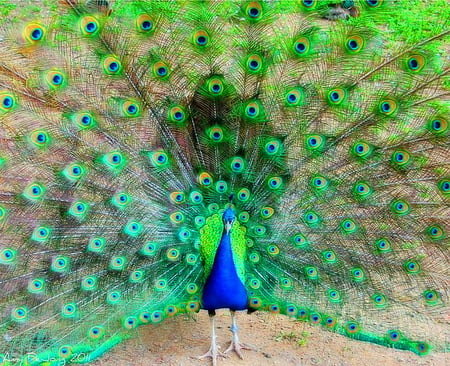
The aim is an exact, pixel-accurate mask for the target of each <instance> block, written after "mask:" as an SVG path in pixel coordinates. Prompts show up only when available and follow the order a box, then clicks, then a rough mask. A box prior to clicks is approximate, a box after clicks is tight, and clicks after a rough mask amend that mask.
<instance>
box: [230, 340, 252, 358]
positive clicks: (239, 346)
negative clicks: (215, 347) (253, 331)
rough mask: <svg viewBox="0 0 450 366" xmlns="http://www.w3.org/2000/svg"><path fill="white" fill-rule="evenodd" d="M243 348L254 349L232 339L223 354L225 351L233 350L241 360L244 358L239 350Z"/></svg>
mask: <svg viewBox="0 0 450 366" xmlns="http://www.w3.org/2000/svg"><path fill="white" fill-rule="evenodd" d="M243 349H248V350H254V349H255V348H254V347H252V346H250V345H248V344H245V343H239V342H235V341H234V340H232V341H231V342H230V346H229V347H228V348H227V350H226V351H225V352H224V354H225V355H226V354H227V353H229V352H231V351H234V352H235V353H236V354H237V355H238V356H239V358H240V359H241V360H243V359H244V356H243V355H242V352H241V350H243Z"/></svg>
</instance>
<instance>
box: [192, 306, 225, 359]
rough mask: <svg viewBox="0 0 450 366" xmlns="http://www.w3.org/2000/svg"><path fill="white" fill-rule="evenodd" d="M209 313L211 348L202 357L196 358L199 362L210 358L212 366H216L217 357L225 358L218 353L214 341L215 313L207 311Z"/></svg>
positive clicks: (217, 347)
mask: <svg viewBox="0 0 450 366" xmlns="http://www.w3.org/2000/svg"><path fill="white" fill-rule="evenodd" d="M208 313H209V319H210V322H211V347H210V348H209V351H208V352H206V353H205V354H204V355H202V356H199V357H198V358H199V359H200V360H202V359H204V358H206V357H211V359H212V363H213V366H217V357H226V356H225V355H224V354H223V353H222V352H220V351H219V346H218V345H217V342H216V339H217V336H216V327H215V325H214V316H215V315H216V312H215V311H208Z"/></svg>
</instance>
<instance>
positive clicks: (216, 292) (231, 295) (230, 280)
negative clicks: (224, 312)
mask: <svg viewBox="0 0 450 366" xmlns="http://www.w3.org/2000/svg"><path fill="white" fill-rule="evenodd" d="M227 210H231V209H229V208H228V209H227ZM231 216H232V218H233V220H234V213H232V214H231ZM207 225H208V224H207ZM235 229H236V230H239V228H238V227H235ZM230 230H231V227H230V229H229V230H226V229H224V231H223V233H222V237H221V238H220V243H219V245H218V246H217V245H214V247H215V248H217V251H216V253H215V254H214V264H213V267H212V269H211V272H210V273H209V275H207V279H206V281H205V285H204V287H203V294H202V308H203V309H206V310H209V311H214V310H217V309H231V310H245V309H247V308H248V296H247V290H246V288H245V286H244V282H243V280H242V279H241V278H240V277H239V276H238V273H237V271H236V264H235V260H234V258H233V257H234V255H233V249H232V248H233V245H232V244H231V240H232V235H231V232H230ZM233 239H235V240H237V239H238V238H237V237H236V236H234V237H233ZM239 245H240V246H241V247H243V248H244V249H245V241H241V242H240V243H239ZM238 260H240V262H241V265H240V267H241V268H242V267H243V265H244V262H243V261H244V260H245V256H241V257H240V258H239V259H238ZM241 277H244V276H241ZM244 278H245V277H244Z"/></svg>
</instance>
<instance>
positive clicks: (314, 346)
mask: <svg viewBox="0 0 450 366" xmlns="http://www.w3.org/2000/svg"><path fill="white" fill-rule="evenodd" d="M216 318H217V320H216V327H217V337H218V342H219V345H220V346H221V349H222V350H225V349H226V348H227V347H228V344H229V343H228V342H229V340H230V339H231V332H230V331H229V325H230V317H229V315H228V312H226V311H223V312H219V313H218V315H217V317H216ZM238 323H239V328H240V329H239V330H240V334H241V341H242V342H245V343H248V344H251V345H253V346H254V347H255V350H252V351H244V360H240V359H239V358H238V357H237V356H236V355H235V354H231V355H230V356H229V357H228V358H226V359H220V360H219V363H218V366H250V365H251V366H254V365H258V366H266V365H267V366H289V365H297V366H309V365H321V366H322V365H324V366H325V365H326V366H347V365H350V366H351V365H355V366H356V365H357V366H373V365H383V366H396V365H402V366H405V365H418V366H425V365H426V366H441V365H442V366H445V365H450V353H447V354H443V353H437V354H432V355H429V356H425V357H420V356H417V355H415V354H414V353H411V352H407V351H399V350H395V349H390V348H386V347H382V346H378V345H376V344H371V343H366V342H359V341H355V340H352V339H349V338H346V337H344V336H341V335H338V334H333V333H330V332H328V331H325V330H322V329H320V328H319V327H317V326H312V325H310V324H309V323H304V322H299V321H296V320H294V319H291V318H288V317H285V316H276V315H273V314H265V313H254V314H251V315H247V314H246V313H239V314H238ZM209 330H210V327H209V320H208V314H207V313H206V311H202V312H200V313H199V314H196V315H194V316H193V317H190V318H188V317H186V316H183V315H182V316H179V317H175V318H173V319H166V320H165V321H164V322H162V323H161V324H159V325H156V326H144V327H141V328H140V329H139V332H138V337H137V338H136V339H131V340H128V341H125V342H124V343H122V344H120V345H119V346H117V347H116V348H115V349H114V350H113V351H112V352H110V353H109V354H107V355H105V356H104V357H103V358H102V359H101V360H99V361H97V362H96V363H94V365H95V366H110V365H111V366H113V365H114V366H153V365H167V366H194V365H195V366H203V365H204V366H210V365H211V362H210V361H209V360H198V359H197V358H196V357H195V356H198V355H201V354H203V353H205V352H206V351H207V350H208V348H209V340H210V338H209Z"/></svg>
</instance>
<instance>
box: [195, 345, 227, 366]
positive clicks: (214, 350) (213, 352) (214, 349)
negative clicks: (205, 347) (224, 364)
mask: <svg viewBox="0 0 450 366" xmlns="http://www.w3.org/2000/svg"><path fill="white" fill-rule="evenodd" d="M208 357H211V359H212V364H213V366H217V358H218V357H223V358H226V357H227V355H226V354H225V353H222V352H220V351H219V346H218V345H217V344H216V343H211V347H210V348H209V351H208V352H206V353H205V354H204V355H202V356H198V357H197V358H198V359H199V360H203V359H205V358H208Z"/></svg>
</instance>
